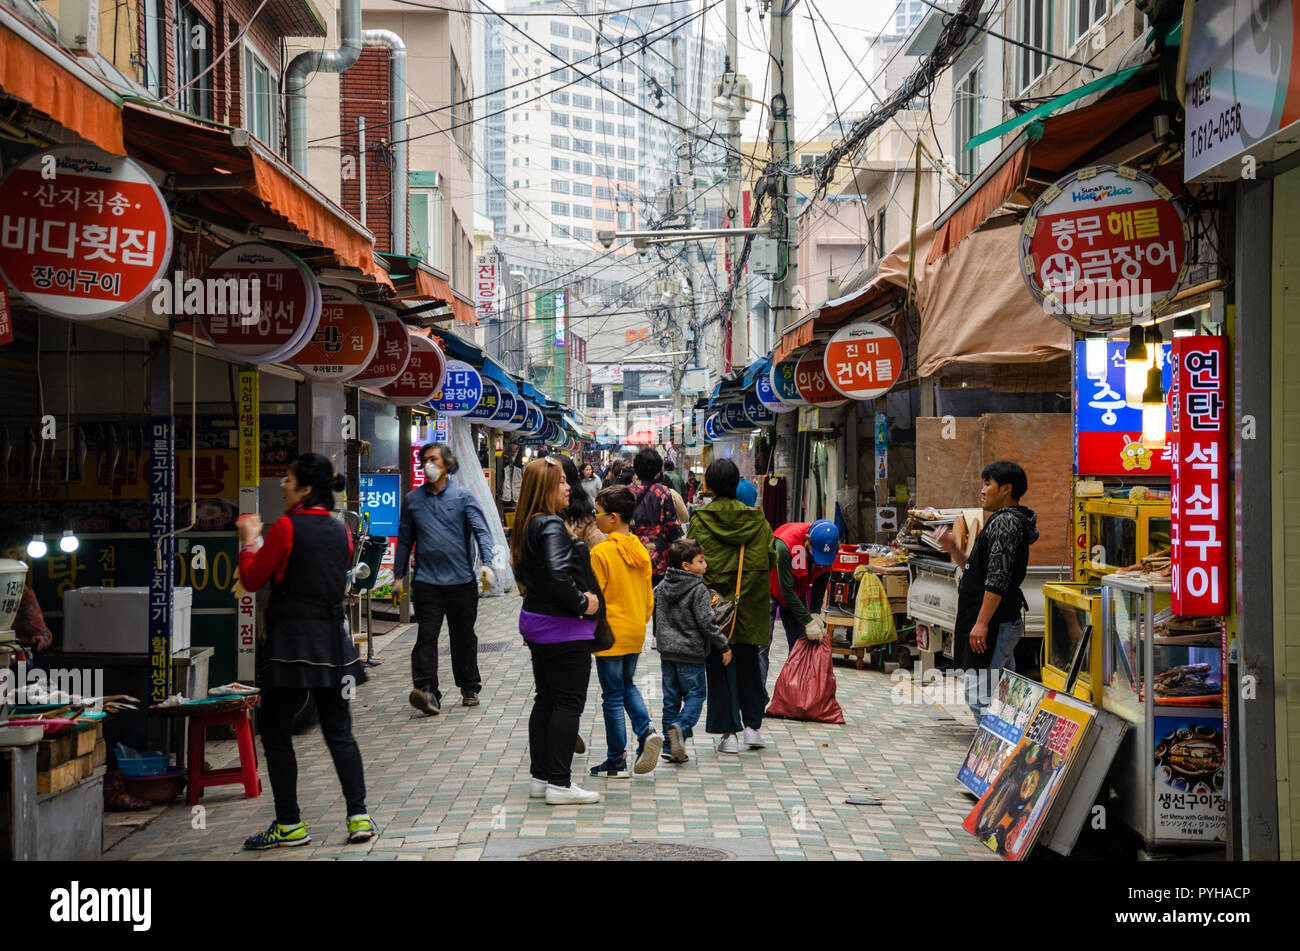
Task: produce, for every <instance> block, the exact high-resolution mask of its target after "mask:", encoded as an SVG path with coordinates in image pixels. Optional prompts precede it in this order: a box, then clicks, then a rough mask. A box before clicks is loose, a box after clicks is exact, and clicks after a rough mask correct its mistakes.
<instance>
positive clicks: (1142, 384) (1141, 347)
mask: <svg viewBox="0 0 1300 951" xmlns="http://www.w3.org/2000/svg"><path fill="white" fill-rule="evenodd" d="M1144 339H1145V338H1144V336H1143V333H1142V328H1141V327H1139V326H1138V325H1137V324H1134V325H1133V326H1132V328H1130V329H1129V332H1128V347H1127V348H1126V349H1125V350H1124V402H1126V403H1127V404H1128V405H1129V406H1131V407H1133V408H1134V409H1137V408H1139V407H1140V406H1141V405H1142V393H1143V392H1144V391H1145V389H1146V383H1147V376H1146V373H1147V347H1146V344H1145V343H1144V342H1143V340H1144Z"/></svg>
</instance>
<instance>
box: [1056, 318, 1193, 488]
mask: <svg viewBox="0 0 1300 951" xmlns="http://www.w3.org/2000/svg"><path fill="white" fill-rule="evenodd" d="M1125 346H1126V343H1125V341H1123V340H1108V341H1107V342H1106V375H1105V376H1104V377H1102V378H1101V379H1099V380H1095V379H1093V378H1091V377H1089V376H1088V372H1087V355H1086V349H1087V344H1086V343H1085V342H1084V341H1082V340H1080V341H1078V342H1076V343H1075V345H1074V379H1075V386H1076V388H1077V391H1078V392H1077V394H1076V395H1077V399H1076V402H1075V413H1074V425H1075V431H1076V432H1077V433H1078V441H1077V444H1076V447H1075V460H1074V462H1075V472H1076V473H1077V474H1078V475H1081V476H1084V475H1090V476H1103V475H1116V476H1124V475H1144V476H1145V475H1152V476H1164V475H1168V474H1169V469H1170V464H1171V462H1172V460H1173V449H1172V448H1170V447H1169V446H1168V445H1166V447H1165V448H1164V449H1155V450H1152V449H1147V448H1146V447H1145V446H1143V445H1142V408H1141V407H1137V408H1134V407H1132V406H1129V405H1128V404H1127V403H1126V402H1125V401H1124V348H1125ZM1161 353H1162V358H1161V367H1160V369H1161V380H1162V382H1161V386H1163V387H1164V389H1165V392H1166V393H1167V392H1169V387H1170V384H1171V380H1172V373H1171V369H1170V368H1171V366H1172V357H1171V353H1172V351H1171V350H1170V347H1169V345H1168V344H1163V345H1162V350H1161ZM1165 428H1166V432H1169V431H1172V423H1171V422H1169V421H1168V420H1166V423H1165Z"/></svg>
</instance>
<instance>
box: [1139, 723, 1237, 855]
mask: <svg viewBox="0 0 1300 951" xmlns="http://www.w3.org/2000/svg"><path fill="white" fill-rule="evenodd" d="M1168 712H1169V711H1168V710H1166V711H1165V713H1168ZM1153 737H1154V740H1155V749H1154V750H1153V751H1152V752H1153V758H1154V762H1153V763H1152V768H1154V769H1155V799H1156V802H1155V834H1156V838H1157V839H1165V840H1168V839H1175V840H1181V841H1185V842H1222V841H1223V839H1224V836H1225V835H1226V833H1227V829H1228V813H1227V807H1228V802H1227V800H1226V799H1224V797H1223V783H1224V772H1225V771H1224V756H1223V720H1222V718H1221V716H1220V715H1218V714H1213V713H1212V714H1210V715H1208V716H1184V715H1182V714H1175V715H1173V716H1162V715H1160V714H1159V713H1157V715H1156V718H1155V730H1154V733H1153Z"/></svg>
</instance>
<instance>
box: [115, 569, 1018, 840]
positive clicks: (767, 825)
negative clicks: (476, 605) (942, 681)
mask: <svg viewBox="0 0 1300 951" xmlns="http://www.w3.org/2000/svg"><path fill="white" fill-rule="evenodd" d="M518 609H519V599H518V598H517V597H516V596H514V595H510V596H507V597H504V598H495V599H490V600H485V601H483V602H482V603H481V607H480V616H479V627H478V632H479V642H480V661H479V662H480V668H481V671H482V675H483V681H484V688H483V694H482V700H483V702H482V705H481V706H479V707H477V708H465V707H461V706H452V705H450V704H451V702H453V701H457V702H458V701H459V692H458V691H456V690H455V689H454V687H453V686H452V685H451V683H450V682H449V681H450V664H449V662H448V655H447V650H446V632H445V631H444V633H443V638H442V641H441V643H440V645H439V647H440V651H441V654H442V658H441V661H440V665H439V671H440V674H442V675H444V677H445V680H444V683H443V684H442V686H443V690H444V694H445V696H444V703H447V704H448V706H446V707H444V713H443V714H442V715H441V716H437V717H424V716H422V715H420V714H418V713H416V712H415V711H414V710H413V709H412V708H411V707H410V706H409V705H408V703H407V699H406V696H407V692H408V690H409V689H410V683H409V679H408V678H409V675H410V665H409V652H410V647H411V645H412V644H413V643H414V638H415V629H414V626H411V627H409V628H401V627H399V628H398V629H397V631H396V633H395V634H394V635H393V636H391V637H387V638H383V639H382V640H377V643H378V644H379V647H378V652H379V655H380V656H381V657H383V658H384V660H385V663H384V664H382V665H381V666H379V667H377V668H372V676H371V680H370V682H369V683H367V684H366V685H365V686H363V687H362V688H361V689H360V698H359V700H358V701H357V702H356V703H354V705H353V708H354V727H355V730H356V735H357V739H358V741H359V743H360V745H361V750H362V756H363V758H364V760H365V767H366V784H367V788H368V791H369V798H368V803H369V807H370V811H371V814H372V815H373V816H374V818H375V819H376V821H377V822H378V823H379V824H380V826H381V828H382V835H381V836H379V837H378V838H377V839H375V840H372V841H371V842H369V843H365V844H361V845H348V844H347V843H346V838H345V835H344V823H343V819H344V806H343V800H342V796H341V793H340V790H339V785H338V780H337V778H336V777H335V774H334V768H333V764H332V762H331V760H330V757H329V754H328V752H327V750H326V748H325V746H324V743H323V742H322V741H321V738H320V733H319V730H313V731H311V732H310V733H308V734H305V735H303V736H300V737H297V738H296V747H297V750H298V762H299V798H300V801H301V806H302V815H303V818H304V819H305V820H306V821H307V822H308V823H309V824H310V827H311V834H312V842H311V844H310V845H308V846H304V847H299V848H294V849H276V850H272V851H270V852H266V853H253V852H245V851H243V849H242V848H241V843H242V841H243V839H244V838H245V837H246V836H248V835H250V834H252V833H254V832H257V831H260V830H261V829H263V828H265V827H266V825H267V823H268V822H269V821H270V820H271V817H272V813H273V809H272V800H271V790H270V784H269V782H267V780H266V773H265V769H264V768H263V772H262V776H263V786H264V788H263V794H262V796H261V797H260V798H258V799H253V800H245V799H243V798H242V792H241V791H240V790H239V788H238V787H235V786H230V787H222V788H218V789H215V790H208V791H207V792H206V793H205V795H204V798H203V807H204V809H203V813H202V815H201V816H198V817H195V816H192V815H191V811H190V809H189V808H188V807H187V806H186V805H185V803H184V799H183V798H182V799H180V800H178V801H177V802H176V803H175V804H173V805H171V806H169V807H167V808H166V809H164V810H163V811H162V812H161V814H160V815H159V816H158V817H157V818H156V819H154V820H153V821H152V822H150V823H149V824H148V825H146V826H144V827H143V828H140V829H139V830H138V831H135V832H133V833H131V834H129V835H126V837H125V838H123V839H121V840H120V841H119V842H118V844H116V845H114V846H113V847H112V848H111V849H110V851H109V852H108V853H107V854H106V855H105V858H107V859H167V860H171V859H181V860H187V859H188V860H192V859H221V860H228V859H238V860H243V861H260V862H265V861H284V860H299V859H311V858H319V859H347V860H353V861H356V860H362V859H375V860H411V859H456V860H473V859H480V858H488V859H491V858H517V857H519V856H520V855H522V854H524V853H528V852H532V851H534V850H537V849H541V848H546V847H553V846H564V845H568V846H572V845H575V844H583V843H587V842H592V841H595V842H608V843H614V842H622V841H624V840H636V841H637V842H661V843H672V844H677V845H683V844H684V845H695V846H707V847H710V848H714V849H721V850H722V851H724V852H726V853H729V854H730V855H733V856H735V857H737V858H753V859H758V858H766V859H773V858H775V859H793V860H836V859H877V860H879V859H918V858H919V859H945V858H952V859H977V860H995V858H994V856H993V854H992V853H991V852H990V851H988V850H987V849H986V848H984V847H983V846H982V845H980V844H979V843H977V842H976V841H975V840H974V839H973V838H972V837H970V836H968V835H966V834H965V833H964V832H963V831H962V830H961V828H960V823H961V819H962V817H963V816H964V815H965V814H966V812H967V811H968V810H969V808H970V805H971V803H972V800H971V799H970V798H968V797H967V796H966V795H964V792H963V790H962V788H961V787H960V786H959V785H958V784H957V782H956V779H955V775H956V771H957V767H958V763H959V761H960V759H961V757H962V756H963V755H964V753H965V751H966V748H967V746H968V744H969V742H970V737H971V722H970V715H969V713H968V711H966V710H965V708H964V707H959V706H956V705H952V704H948V705H946V706H935V705H929V706H927V705H922V704H919V703H900V702H894V698H895V697H897V696H898V695H899V694H900V693H907V692H908V691H909V688H908V687H906V686H904V687H895V686H894V685H893V684H892V683H891V680H890V678H889V677H888V676H886V675H885V674H882V673H880V672H877V671H872V670H862V671H859V670H855V669H854V668H853V667H852V666H851V665H845V664H842V663H837V665H836V677H837V680H838V685H839V686H838V698H839V702H840V704H841V706H842V707H843V708H844V714H845V719H846V722H845V724H844V725H843V726H829V725H823V724H815V723H802V722H795V721H788V720H778V719H771V720H768V721H766V722H765V723H764V728H763V730H764V733H765V735H766V736H767V739H768V742H769V744H770V745H769V746H768V748H767V749H764V750H754V751H749V750H746V751H743V752H742V753H741V754H740V755H738V756H729V755H721V754H718V753H716V752H714V750H713V749H712V747H711V746H710V744H709V740H708V737H707V735H706V734H703V733H702V732H701V733H699V734H697V744H698V745H697V749H696V752H697V759H695V760H694V761H693V762H692V763H690V764H687V765H685V766H680V767H676V766H670V765H667V764H662V763H661V765H660V766H659V767H658V768H657V769H656V770H655V771H654V772H653V773H652V774H650V775H649V776H644V777H637V776H634V777H632V778H630V779H625V780H610V781H605V780H598V779H591V778H590V777H588V776H587V775H586V772H587V768H588V767H589V766H590V765H592V764H594V763H596V762H599V761H600V760H602V759H603V758H604V754H605V746H604V726H603V721H602V719H601V717H600V713H599V701H600V693H599V685H598V684H597V681H596V677H595V675H594V672H593V675H592V678H591V685H590V692H589V694H588V700H587V709H586V713H585V715H584V718H583V735H584V736H585V737H586V738H587V742H588V745H589V746H590V747H591V750H590V752H589V754H588V756H579V757H577V758H575V760H574V778H575V779H576V780H577V781H578V782H579V783H580V784H581V785H583V786H585V787H587V788H590V789H597V790H599V791H600V792H602V793H603V794H604V798H603V799H602V801H601V802H600V803H598V804H595V805H589V806H561V807H556V806H548V805H546V804H545V803H544V802H541V801H538V800H530V799H529V798H528V785H529V777H528V768H527V761H528V754H527V742H528V738H527V729H526V726H527V718H528V712H529V709H530V704H531V686H532V677H531V672H530V668H529V664H528V653H527V650H526V649H525V648H524V646H523V644H522V641H521V640H520V639H519V635H518V632H517V629H516V618H517V616H518ZM785 654H786V648H785V641H784V638H783V637H781V636H780V634H779V631H778V636H777V637H776V642H775V643H774V644H773V646H772V665H771V667H772V669H771V674H770V678H769V685H768V687H769V690H770V689H771V687H772V685H773V684H774V683H775V681H776V676H777V674H778V672H779V671H780V667H781V664H782V662H783V661H784V659H785ZM647 674H648V675H650V677H649V683H651V684H653V685H654V686H653V693H652V694H650V695H648V696H647V702H648V704H649V706H650V709H651V714H652V716H653V717H654V720H655V723H656V728H658V721H659V715H660V709H661V704H660V696H659V689H658V679H659V676H658V674H659V663H658V655H657V654H656V653H655V652H654V651H653V650H651V649H650V648H649V645H648V644H647V651H646V655H645V656H644V657H643V658H642V661H641V668H640V671H639V672H638V679H639V682H640V684H641V687H642V691H643V693H644V692H646V684H647V680H646V679H644V675H647ZM700 726H701V728H702V727H703V718H701V724H700ZM258 752H259V757H260V756H261V750H260V744H259V751H258ZM233 753H234V751H233V743H221V744H209V760H210V762H211V763H212V764H213V765H214V766H221V765H227V764H228V763H229V761H230V760H231V758H232V757H233ZM589 757H590V758H589ZM264 765H265V764H264V761H263V767H264ZM847 798H875V799H879V800H881V804H880V805H876V806H857V805H846V804H845V802H844V801H845V799H847ZM200 820H201V821H200ZM195 825H202V826H203V828H197V829H196V828H194V826H195Z"/></svg>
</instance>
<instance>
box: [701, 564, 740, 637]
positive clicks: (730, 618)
mask: <svg viewBox="0 0 1300 951" xmlns="http://www.w3.org/2000/svg"><path fill="white" fill-rule="evenodd" d="M744 567H745V546H744V545H741V546H740V563H739V564H738V565H736V593H735V596H734V597H732V598H730V599H728V598H726V597H724V596H723V595H722V592H720V591H717V590H715V589H714V588H709V589H708V592H709V607H710V608H712V609H713V620H714V621H715V622H716V623H717V625H718V627H720V628H723V629H725V630H726V632H727V640H728V641H730V640H731V639H732V638H733V637H735V636H736V618H737V616H738V615H739V614H740V573H741V571H742V570H744Z"/></svg>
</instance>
